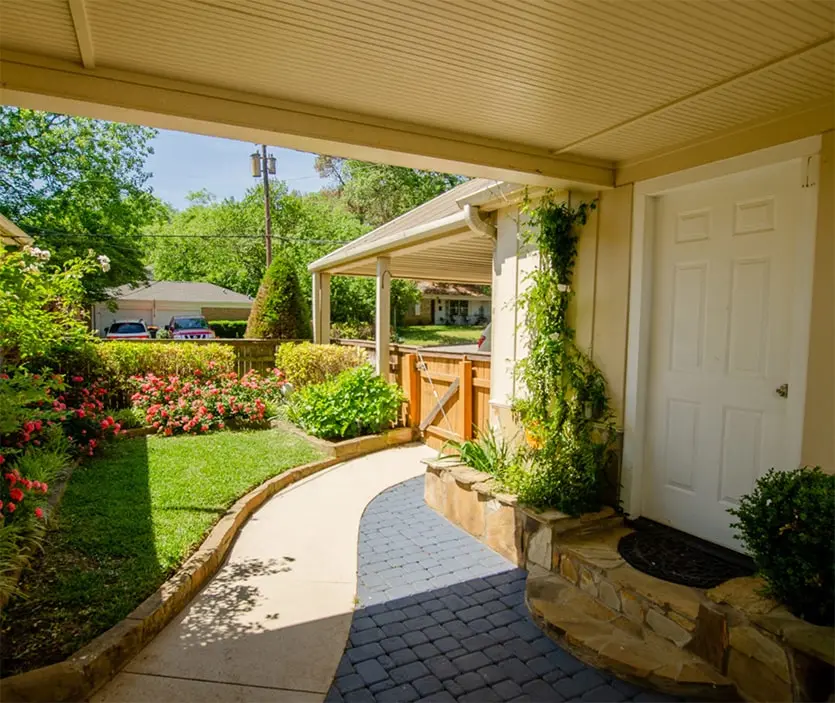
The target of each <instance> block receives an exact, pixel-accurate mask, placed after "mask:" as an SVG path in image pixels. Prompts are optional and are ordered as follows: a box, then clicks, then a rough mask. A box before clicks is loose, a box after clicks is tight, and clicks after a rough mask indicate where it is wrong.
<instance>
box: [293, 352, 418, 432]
mask: <svg viewBox="0 0 835 703" xmlns="http://www.w3.org/2000/svg"><path fill="white" fill-rule="evenodd" d="M404 400H405V398H404V396H403V392H402V391H401V390H400V388H399V386H396V385H394V384H391V383H386V381H384V380H383V379H382V378H380V377H379V376H377V375H375V373H374V369H372V368H371V366H368V365H366V366H360V367H359V368H357V369H349V370H348V371H343V372H342V373H341V374H339V375H338V376H336V377H335V378H332V379H330V380H329V381H325V382H324V383H320V384H319V385H315V386H308V387H307V388H304V389H302V390H301V391H299V392H298V393H296V394H295V395H293V396H291V400H290V407H289V409H288V416H289V418H290V421H291V422H294V423H296V424H297V425H298V426H299V427H301V428H302V429H303V430H305V431H306V432H309V433H310V434H312V435H315V436H316V437H322V438H324V439H350V438H352V437H360V436H362V435H367V434H375V433H377V432H381V431H382V430H384V429H386V428H388V427H390V426H391V425H392V424H393V423H394V422H395V421H396V420H397V416H398V414H399V412H400V408H401V406H402V405H403V402H404Z"/></svg>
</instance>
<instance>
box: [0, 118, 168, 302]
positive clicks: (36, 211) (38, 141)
mask: <svg viewBox="0 0 835 703" xmlns="http://www.w3.org/2000/svg"><path fill="white" fill-rule="evenodd" d="M155 134H156V131H155V130H153V129H148V128H146V127H139V126H135V125H127V124H117V123H113V122H102V121H99V120H91V119H86V118H81V117H70V116H67V115H58V114H53V113H46V112H37V111H35V110H24V109H18V108H13V107H0V212H2V213H3V214H4V215H6V216H7V217H9V218H10V219H11V220H13V221H14V222H16V223H17V224H18V225H20V226H21V227H22V228H23V229H25V230H27V231H30V232H33V233H34V235H35V240H36V243H37V244H38V246H40V247H42V248H43V249H46V250H49V251H50V252H51V253H52V261H53V262H54V263H56V264H63V263H64V262H67V261H69V260H70V259H73V258H75V257H77V256H83V255H86V253H87V251H88V249H93V250H94V251H95V252H96V253H97V254H103V255H106V256H107V257H108V258H109V259H110V262H111V266H110V270H109V271H107V272H104V271H99V272H98V273H97V274H95V275H92V276H89V277H86V278H85V279H84V287H85V292H86V298H87V300H88V301H92V300H103V299H105V298H106V297H107V295H106V293H105V290H106V289H107V288H110V287H113V286H118V285H122V284H124V283H136V282H140V281H144V280H146V273H145V267H144V263H143V248H142V245H141V241H140V239H139V237H138V236H137V235H138V234H139V233H140V231H141V230H142V228H143V227H145V226H146V225H147V224H148V223H149V222H151V221H153V220H155V219H156V218H159V217H161V216H162V215H163V214H164V207H163V205H162V204H161V202H160V201H159V200H158V199H157V198H156V197H155V196H154V195H153V194H152V192H151V188H150V187H149V186H148V183H147V182H148V179H149V178H150V175H151V174H149V173H147V172H146V171H145V170H144V167H145V161H146V159H147V157H148V156H149V155H150V154H151V153H153V149H152V148H151V145H150V142H151V140H152V139H153V137H154V136H155Z"/></svg>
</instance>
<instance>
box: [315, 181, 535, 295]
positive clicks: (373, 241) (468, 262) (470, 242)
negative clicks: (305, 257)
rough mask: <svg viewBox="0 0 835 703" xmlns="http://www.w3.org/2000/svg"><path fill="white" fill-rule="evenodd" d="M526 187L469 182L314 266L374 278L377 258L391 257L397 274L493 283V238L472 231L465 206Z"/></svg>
mask: <svg viewBox="0 0 835 703" xmlns="http://www.w3.org/2000/svg"><path fill="white" fill-rule="evenodd" d="M521 188H522V186H518V185H515V184H508V183H504V182H501V181H493V180H489V179H486V178H474V179H472V180H469V181H466V182H464V183H462V184H460V185H458V186H456V187H455V188H452V189H451V190H448V191H447V192H446V193H442V194H441V195H439V196H437V197H435V198H433V199H432V200H430V201H428V202H426V203H424V204H423V205H419V206H418V207H416V208H414V209H413V210H409V212H406V213H404V214H402V215H400V216H399V217H396V218H395V219H393V220H391V221H389V222H386V223H385V224H383V225H380V226H379V227H378V228H377V229H375V230H372V231H371V232H369V233H368V234H366V235H364V236H362V237H359V238H358V239H355V240H354V241H352V242H349V243H348V244H346V245H345V246H343V247H340V248H339V249H337V250H336V251H334V252H331V253H330V254H328V255H327V256H323V257H322V258H321V259H318V260H316V261H314V262H313V263H312V264H310V266H309V269H310V270H311V271H314V272H322V273H334V274H342V275H348V276H373V275H375V273H376V260H377V258H379V257H388V258H389V259H390V271H391V275H392V276H394V277H395V278H407V279H412V280H421V281H423V280H432V281H439V282H454V283H490V282H491V280H492V262H493V239H492V238H491V237H489V236H486V235H484V234H481V233H477V232H474V231H473V230H472V229H470V227H469V226H468V225H467V221H466V219H467V218H466V212H465V209H464V206H465V204H466V203H467V202H470V201H475V202H477V203H480V202H482V201H484V200H485V199H493V198H494V197H500V196H502V195H504V194H506V193H508V192H511V191H518V190H520V189H521ZM485 194H486V195H485Z"/></svg>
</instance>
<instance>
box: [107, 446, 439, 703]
mask: <svg viewBox="0 0 835 703" xmlns="http://www.w3.org/2000/svg"><path fill="white" fill-rule="evenodd" d="M435 455H436V453H435V452H434V451H432V450H431V449H429V448H428V447H425V446H423V445H410V446H406V447H399V448H396V449H390V450H387V451H384V452H378V453H376V454H370V455H368V456H365V457H361V458H359V459H353V460H351V461H348V462H345V463H344V464H339V465H337V466H334V467H333V468H331V469H328V470H326V471H323V472H321V473H319V474H316V475H314V476H311V477H310V478H308V479H306V480H304V481H300V482H299V483H297V484H294V485H293V486H292V487H290V488H288V489H287V490H285V491H282V492H281V493H279V494H278V495H276V496H275V497H274V498H272V499H271V500H270V501H268V502H267V503H266V505H264V506H263V507H262V508H261V509H260V510H259V511H258V512H257V513H256V514H255V515H254V516H253V517H252V518H251V519H250V520H249V521H248V522H247V524H246V525H245V526H244V528H243V529H242V530H241V532H240V534H239V535H238V539H237V541H236V542H235V544H234V545H233V547H232V549H231V551H230V554H229V558H228V559H227V560H226V563H225V564H224V565H223V567H222V568H221V569H220V570H219V571H218V573H217V574H216V575H215V577H214V578H213V579H212V580H211V581H210V582H209V584H208V585H207V586H206V587H205V588H204V589H203V590H202V591H201V592H200V593H199V594H198V595H197V597H196V598H195V599H194V600H192V601H191V603H189V604H188V606H186V608H185V609H184V610H183V612H181V613H180V614H179V615H178V616H177V617H176V618H175V619H174V620H173V621H172V622H171V623H170V624H169V625H168V626H167V627H166V628H165V629H164V630H163V631H162V632H161V633H160V634H159V635H157V637H156V638H155V639H154V640H153V641H152V642H151V643H150V644H149V645H148V646H147V647H145V648H144V649H143V650H142V651H141V652H140V653H139V654H138V655H137V656H136V657H134V658H133V660H131V661H130V662H129V663H128V665H127V666H126V667H125V668H124V669H123V670H122V671H121V672H120V673H119V674H118V675H117V676H116V678H114V679H113V681H111V682H110V683H109V684H108V685H107V686H106V687H105V688H104V689H103V690H102V691H101V692H99V693H98V694H97V695H96V696H94V697H93V699H92V700H93V701H94V703H103V702H107V703H114V702H116V701H119V702H120V703H125V702H127V701H129V702H130V703H140V702H144V701H148V702H153V703H159V702H160V701H173V700H176V701H180V702H181V703H186V702H189V701H201V702H203V701H207V702H209V701H246V702H247V703H249V702H257V701H279V702H285V701H286V702H288V703H289V702H290V701H292V702H293V703H295V702H297V701H298V702H300V703H308V702H313V701H321V700H322V699H323V698H324V697H325V694H326V693H327V691H328V688H329V686H330V684H331V681H332V679H333V672H334V671H335V669H336V667H337V664H338V663H339V659H340V657H341V656H342V650H343V647H344V643H345V641H346V639H347V637H348V631H349V628H350V625H351V617H352V613H353V609H354V605H355V599H354V596H355V594H356V583H357V534H358V528H359V524H360V518H361V517H362V514H363V510H364V509H365V507H366V506H367V505H368V503H369V501H371V500H372V499H373V498H374V497H375V496H376V495H377V494H379V493H380V492H381V491H383V490H385V489H386V488H388V487H389V486H392V485H395V484H397V483H400V482H401V481H404V480H406V479H409V478H411V477H413V476H417V475H419V474H422V473H423V470H424V468H425V467H424V466H423V465H422V464H421V463H420V460H421V459H423V458H428V457H433V456H435Z"/></svg>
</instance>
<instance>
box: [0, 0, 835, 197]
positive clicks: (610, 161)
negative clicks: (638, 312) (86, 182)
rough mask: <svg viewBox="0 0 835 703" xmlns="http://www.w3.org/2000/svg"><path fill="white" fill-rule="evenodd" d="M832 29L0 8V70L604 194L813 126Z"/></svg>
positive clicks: (33, 101)
mask: <svg viewBox="0 0 835 703" xmlns="http://www.w3.org/2000/svg"><path fill="white" fill-rule="evenodd" d="M833 24H835V3H833V2H832V1H831V0H794V1H792V2H789V1H788V0H753V1H751V2H727V1H724V0H699V1H698V2H687V1H685V0H643V1H642V2H626V1H625V0H624V1H621V0H586V1H584V2H578V1H577V0H554V1H549V0H524V2H523V1H519V0H517V1H516V2H512V1H501V0H484V1H479V2H463V1H461V0H395V1H391V0H315V1H314V0H178V2H170V1H169V0H120V1H119V2H112V1H108V0H37V2H33V1H32V0H0V75H2V100H3V102H5V103H8V104H16V105H24V106H30V107H37V108H41V109H53V110H59V111H66V112H70V113H77V114H87V115H91V116H97V117H107V118H111V119H121V120H124V121H133V122H139V123H143V124H149V125H153V126H160V127H169V128H176V129H184V130H189V131H194V132H201V133H207V134H216V135H219V136H229V137H237V138H240V139H246V140H252V141H265V142H268V143H270V144H275V145H283V146H290V147H295V148H300V149H305V150H311V151H320V152H325V153H333V154H337V155H346V156H354V157H359V158H367V159H372V160H378V161H388V162H391V163H400V164H405V165H410V166H422V167H431V168H438V169H443V170H448V171H454V172H459V173H465V174H468V175H473V176H483V177H487V178H495V179H501V180H511V181H512V180H517V181H521V182H525V183H551V184H554V183H586V184H591V185H594V186H599V187H600V186H602V187H605V186H610V185H613V184H614V183H615V181H616V180H617V181H618V182H623V181H625V180H631V179H633V178H635V177H638V176H642V177H643V176H645V175H646V173H648V171H647V167H646V166H645V164H646V163H649V162H651V161H652V159H653V158H654V157H655V156H656V155H657V154H659V153H663V154H665V157H669V154H670V153H671V152H675V153H676V154H679V155H682V154H686V158H689V159H691V160H693V159H696V160H698V158H700V154H701V153H702V152H703V146H704V145H705V144H706V143H708V142H710V141H711V140H717V139H726V140H737V139H739V138H740V135H741V134H743V130H744V135H743V138H744V139H748V140H749V143H748V144H746V148H749V149H750V148H752V147H751V143H750V139H753V138H754V137H755V136H756V135H757V134H762V133H763V132H758V131H757V130H765V131H766V132H768V134H769V138H772V139H777V140H781V139H782V140H788V139H794V138H798V137H799V136H804V135H805V134H807V133H817V132H820V131H823V130H825V129H829V128H831V127H832V123H833V106H832V101H833V83H835V77H834V76H833V62H835V58H834V57H833ZM753 148H756V146H754V147H753ZM680 158H682V159H684V158H685V157H684V156H681V157H680Z"/></svg>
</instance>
